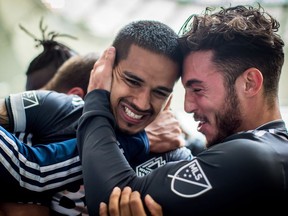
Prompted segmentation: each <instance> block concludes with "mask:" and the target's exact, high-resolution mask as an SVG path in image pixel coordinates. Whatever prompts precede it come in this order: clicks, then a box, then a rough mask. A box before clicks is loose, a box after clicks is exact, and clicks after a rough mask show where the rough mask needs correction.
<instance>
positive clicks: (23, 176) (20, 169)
mask: <svg viewBox="0 0 288 216" xmlns="http://www.w3.org/2000/svg"><path fill="white" fill-rule="evenodd" d="M83 105H84V102H83V100H82V99H81V98H79V97H78V96H72V95H66V94H61V93H56V92H52V91H28V92H24V93H21V94H13V95H10V96H9V97H7V98H6V106H7V111H8V113H9V119H10V121H11V120H12V119H13V121H11V125H10V128H11V130H12V131H11V132H13V133H15V134H16V135H18V137H19V138H22V139H24V140H25V141H26V142H28V143H29V144H30V145H27V144H25V143H23V142H21V141H20V140H19V139H17V137H16V136H14V135H11V134H10V133H8V132H7V131H6V130H5V129H4V128H2V127H0V132H1V140H2V143H1V148H0V151H1V157H3V160H1V162H2V163H1V167H0V171H1V176H2V177H1V185H2V186H3V187H4V186H5V192H4V193H1V194H2V195H3V196H2V195H1V199H3V201H17V202H30V203H31V202H32V203H40V204H44V205H50V204H51V203H50V202H51V196H52V195H54V196H53V198H52V209H53V210H54V211H55V213H56V212H58V213H61V214H64V215H79V211H82V213H83V214H85V206H86V202H85V197H84V189H83V186H82V181H83V180H82V167H81V163H80V159H79V154H78V149H77V142H76V139H75V137H76V129H77V125H78V119H79V118H80V116H81V114H82V110H83ZM115 141H116V142H117V147H118V148H119V149H121V152H122V155H124V156H125V158H126V159H127V160H128V161H129V162H130V165H131V166H132V167H133V168H134V169H135V170H136V171H137V172H138V173H139V175H140V176H142V175H146V174H147V173H149V172H151V171H152V170H153V169H155V168H157V167H159V166H162V165H164V164H165V163H166V162H168V161H173V160H181V159H191V158H192V155H191V152H190V150H189V149H187V148H180V149H177V150H175V151H171V152H167V153H163V154H151V153H149V141H148V138H147V135H146V133H145V131H142V132H140V133H137V134H135V135H129V136H127V135H126V134H123V133H122V132H120V131H119V130H117V128H116V140H115ZM51 142H53V143H52V144H51ZM39 143H41V144H39ZM49 143H50V144H49ZM155 161H156V162H155ZM4 176H5V177H4ZM64 189H65V191H61V190H64ZM19 191H21V194H22V195H21V196H18V194H19ZM55 192H59V193H57V194H56V195H55ZM15 194H17V196H16V195H15ZM79 205H80V206H79Z"/></svg>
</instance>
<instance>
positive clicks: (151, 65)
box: [119, 45, 180, 87]
mask: <svg viewBox="0 0 288 216" xmlns="http://www.w3.org/2000/svg"><path fill="white" fill-rule="evenodd" d="M119 66H120V71H121V73H123V72H129V73H131V74H133V75H134V76H137V77H139V78H141V79H142V80H143V81H145V82H147V83H150V84H154V85H156V84H157V85H164V86H167V85H168V86H170V87H171V85H172V86H173V85H174V84H175V82H176V80H177V76H178V74H179V70H180V68H179V64H178V63H176V62H174V61H172V60H171V59H170V58H168V57H167V56H164V55H163V54H158V53H155V52H152V51H150V50H146V49H144V48H141V47H139V46H136V45H132V46H131V47H130V50H129V54H128V57H127V58H126V59H123V60H121V61H120V62H119Z"/></svg>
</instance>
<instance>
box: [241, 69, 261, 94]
mask: <svg viewBox="0 0 288 216" xmlns="http://www.w3.org/2000/svg"><path fill="white" fill-rule="evenodd" d="M242 77H243V80H244V84H245V92H246V94H247V95H250V96H254V95H255V94H257V93H258V92H259V91H260V90H261V88H262V86H263V76H262V73H261V71H260V70H258V69H257V68H249V69H247V70H246V71H245V72H244V73H243V74H242Z"/></svg>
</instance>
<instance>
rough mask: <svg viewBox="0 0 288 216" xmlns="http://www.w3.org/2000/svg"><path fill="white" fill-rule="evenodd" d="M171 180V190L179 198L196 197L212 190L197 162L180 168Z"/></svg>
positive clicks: (171, 176)
mask: <svg viewBox="0 0 288 216" xmlns="http://www.w3.org/2000/svg"><path fill="white" fill-rule="evenodd" d="M168 177H170V178H172V181H171V190H172V191H173V192H174V193H176V194H177V195H179V196H181V197H187V198H191V197H196V196H199V195H200V194H203V193H205V192H206V191H208V190H210V189H212V186H211V184H210V182H209V180H208V179H207V177H206V175H205V173H204V172H203V170H202V168H201V166H200V164H199V163H198V161H197V160H193V161H191V162H190V163H188V164H186V165H185V166H183V167H181V168H180V169H179V170H178V171H177V172H176V173H175V174H174V175H168Z"/></svg>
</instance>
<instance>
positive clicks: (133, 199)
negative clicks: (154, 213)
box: [130, 191, 146, 216]
mask: <svg viewBox="0 0 288 216" xmlns="http://www.w3.org/2000/svg"><path fill="white" fill-rule="evenodd" d="M130 209H131V212H132V215H135V216H146V213H145V210H144V206H143V202H142V200H141V196H140V193H139V192H138V191H133V192H132V193H131V196H130Z"/></svg>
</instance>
